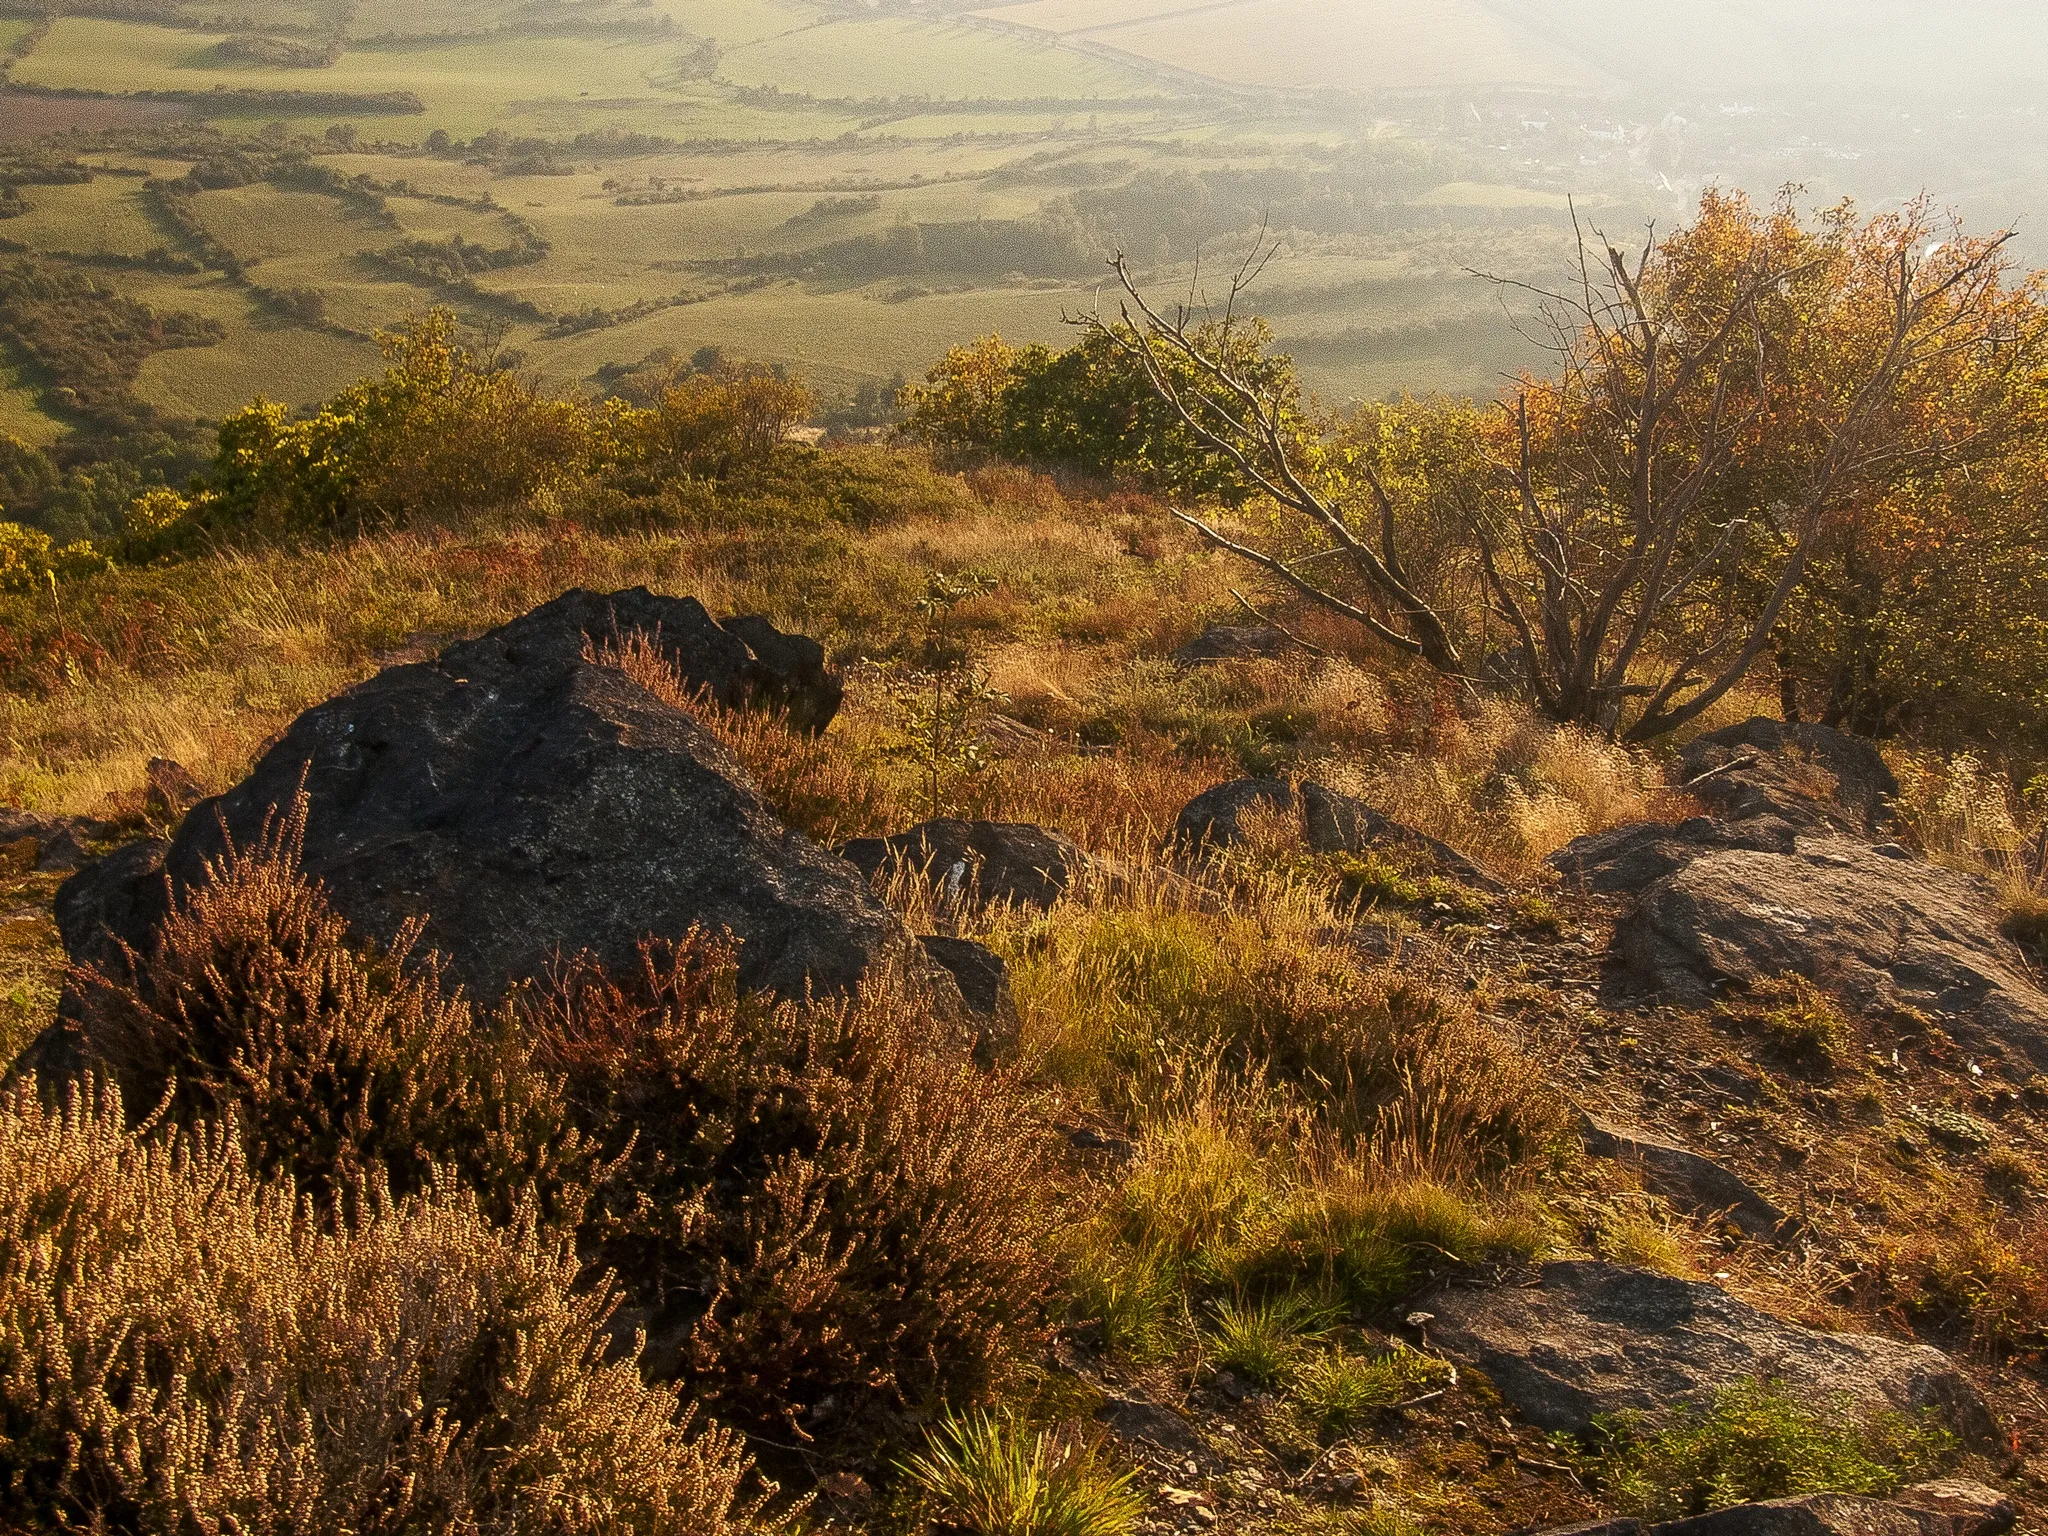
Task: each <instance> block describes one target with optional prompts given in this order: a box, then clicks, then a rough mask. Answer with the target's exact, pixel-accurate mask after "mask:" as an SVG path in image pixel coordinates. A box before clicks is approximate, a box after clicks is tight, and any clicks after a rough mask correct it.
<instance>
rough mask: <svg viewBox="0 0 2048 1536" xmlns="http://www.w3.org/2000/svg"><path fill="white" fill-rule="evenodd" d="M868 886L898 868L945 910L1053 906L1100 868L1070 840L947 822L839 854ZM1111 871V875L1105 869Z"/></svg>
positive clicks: (1017, 828)
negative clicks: (928, 889) (924, 884)
mask: <svg viewBox="0 0 2048 1536" xmlns="http://www.w3.org/2000/svg"><path fill="white" fill-rule="evenodd" d="M839 855H840V857H841V858H844V859H849V860H851V861H852V862H853V863H854V864H855V865H857V866H858V867H859V868H860V871H861V873H863V874H864V875H866V876H867V877H868V878H869V879H870V880H873V879H874V878H875V877H876V876H878V875H882V876H884V877H885V878H886V876H887V875H888V874H893V873H894V872H895V871H896V870H898V869H903V870H907V871H909V872H911V873H912V874H916V875H920V876H921V877H922V878H924V879H926V880H927V881H928V882H929V883H930V884H931V886H932V888H933V891H934V892H935V894H936V895H937V897H938V899H939V900H940V902H941V904H942V905H952V906H975V905H979V904H982V903H985V902H997V901H1006V902H1013V903H1015V904H1016V905H1018V906H1020V907H1041V908H1043V907H1050V906H1051V905H1052V904H1053V903H1054V902H1056V901H1058V900H1059V899H1060V898H1061V897H1062V896H1064V895H1065V894H1066V893H1067V891H1068V890H1069V889H1070V888H1071V887H1072V886H1073V884H1074V882H1075V881H1077V880H1079V879H1081V878H1082V877H1083V876H1085V875H1089V874H1091V873H1096V872H1098V868H1099V866H1098V864H1097V861H1096V860H1094V859H1092V858H1090V857H1089V856H1088V855H1087V854H1085V853H1083V852H1082V851H1081V850H1080V848H1078V847H1077V846H1075V844H1074V842H1073V840H1072V839H1070V838H1066V837H1062V836H1061V835H1060V834H1059V833H1057V832H1050V831H1047V830H1046V829H1045V828H1044V827H1039V826H1033V825H1032V824H1031V823H1029V822H1014V821H961V820H958V819H955V818H952V817H941V818H940V819H938V820H936V821H927V822H924V823H922V824H921V825H918V826H915V827H912V828H911V829H910V830H909V831H907V832H898V833H896V834H894V835H893V836H891V837H864V838H858V839H856V840H855V841H853V842H850V843H847V844H845V845H844V846H842V847H841V848H840V849H839ZM1105 872H1106V870H1105Z"/></svg>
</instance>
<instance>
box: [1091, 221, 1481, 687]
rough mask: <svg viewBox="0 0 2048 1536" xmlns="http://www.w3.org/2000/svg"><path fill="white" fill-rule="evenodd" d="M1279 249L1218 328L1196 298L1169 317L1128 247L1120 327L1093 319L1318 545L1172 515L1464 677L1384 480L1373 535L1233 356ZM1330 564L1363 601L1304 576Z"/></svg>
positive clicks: (1191, 424) (1119, 267) (1239, 277)
mask: <svg viewBox="0 0 2048 1536" xmlns="http://www.w3.org/2000/svg"><path fill="white" fill-rule="evenodd" d="M1272 250H1273V248H1272V247H1271V246H1268V245H1266V244H1265V242H1264V240H1263V238H1262V239H1261V240H1260V241H1258V242H1255V243H1254V245H1253V247H1252V251H1251V254H1250V255H1249V256H1247V257H1246V259H1245V262H1244V265H1243V266H1241V267H1240V268H1239V269H1238V271H1237V273H1236V274H1235V275H1234V276H1233V277H1232V278H1231V282H1230V294H1229V298H1228V300H1227V302H1226V303H1225V305H1224V307H1223V312H1222V316H1221V318H1220V320H1217V321H1215V322H1214V323H1209V324H1205V323H1204V317H1203V314H1202V313H1201V312H1198V311H1197V310H1195V309H1194V308H1193V307H1192V306H1190V305H1186V304H1183V305H1178V306H1176V307H1175V308H1174V310H1173V312H1172V314H1171V315H1167V314H1165V313H1162V312H1161V311H1159V310H1158V309H1156V308H1154V307H1153V305H1152V304H1151V302H1150V301H1148V300H1147V299H1146V298H1145V296H1144V294H1143V293H1142V292H1141V291H1140V290H1139V287H1138V284H1137V281H1136V279H1135V278H1133V277H1132V275H1131V270H1130V266H1129V264H1128V263H1127V262H1126V261H1125V259H1124V257H1123V255H1122V254H1121V253H1119V254H1118V256H1117V257H1116V259H1115V261H1114V262H1112V263H1111V266H1112V267H1113V268H1114V270H1115V272H1116V275H1117V279H1118V281H1119V282H1120V283H1121V284H1122V286H1123V291H1124V299H1123V302H1122V304H1121V313H1122V322H1123V323H1122V324H1121V325H1110V324H1106V323H1105V322H1103V321H1102V320H1101V319H1099V318H1094V319H1091V320H1089V321H1087V322H1085V323H1086V324H1088V325H1090V326H1091V327H1093V328H1094V329H1096V330H1098V331H1099V332H1101V333H1102V334H1103V335H1105V336H1107V337H1108V338H1109V339H1110V340H1111V341H1112V342H1113V343H1114V344H1115V345H1116V346H1117V347H1118V348H1119V349H1121V350H1122V351H1123V352H1124V353H1125V355H1127V356H1128V357H1130V358H1132V359H1133V360H1135V361H1136V362H1137V364H1138V365H1139V367H1141V368H1142V369H1143V370H1144V373H1145V377H1146V379H1147V380H1148V381H1149V382H1150V384H1151V386H1152V389H1153V390H1154V392H1155V393H1157V394H1158V396H1159V398H1160V399H1161V400H1163V401H1165V402H1166V404H1167V406H1168V407H1169V408H1170V409H1171V411H1172V413H1173V415H1174V416H1176V417H1177V418H1178V419H1179V420H1180V422H1181V424H1182V425H1183V426H1185V427H1186V428H1187V430H1188V431H1189V432H1190V433H1192V434H1193V436H1194V438H1195V440H1196V441H1197V442H1198V443H1200V444H1201V445H1202V447H1203V448H1204V449H1206V450H1207V451H1209V452H1211V453H1214V454H1217V455H1219V456H1220V457H1222V458H1223V459H1224V460H1225V461H1226V462H1227V463H1229V465H1230V466H1231V467H1232V468H1233V469H1234V470H1235V471H1236V472H1237V474H1238V475H1239V476H1241V477H1242V478H1243V480H1244V482H1245V483H1246V484H1247V485H1248V486H1251V487H1253V488H1254V489H1256V490H1258V491H1259V492H1261V493H1263V494H1264V495H1266V496H1269V497H1271V498H1272V500H1273V502H1274V504H1275V505H1277V506H1279V507H1280V508H1281V509H1283V511H1285V512H1288V513H1291V514H1293V516H1294V519H1295V520H1296V522H1297V524H1298V525H1299V526H1300V528H1301V529H1303V530H1305V531H1307V532H1308V533H1310V534H1311V535H1312V539H1313V543H1314V546H1315V547H1314V548H1312V549H1310V550H1308V551H1306V552H1304V553H1302V554H1299V555H1294V556H1291V557H1288V558H1282V557H1281V556H1280V555H1279V554H1275V553H1271V552H1268V551H1265V550H1260V549H1255V548H1253V547H1252V546H1251V545H1248V544H1246V543H1243V542H1242V541H1240V540H1237V539H1233V538H1231V537H1230V536H1229V535H1228V534H1226V533H1224V532H1223V531H1222V530H1221V529H1219V528H1217V527H1216V526H1215V525H1214V524H1213V523H1211V522H1207V521H1204V520H1203V519H1201V518H1199V517H1196V516H1194V515H1193V514H1192V513H1189V512H1187V511H1184V510H1182V509H1179V508H1176V509H1175V510H1174V514H1173V515H1174V516H1175V517H1176V518H1178V519H1179V520H1180V521H1181V522H1183V523H1185V524H1187V525H1188V526H1189V527H1190V528H1192V529H1194V530H1195V531H1196V532H1197V533H1199V534H1200V535H1201V536H1202V537H1203V538H1205V539H1207V540H1208V541H1209V542H1210V543H1211V544H1213V545H1214V546H1215V547H1216V548H1218V549H1221V550H1225V551H1227V552H1229V553H1230V554H1232V555H1235V556H1237V557H1238V558H1239V559H1242V560H1246V561H1249V562H1250V563H1251V564H1253V565H1256V566H1257V567H1259V568H1260V569H1261V570H1263V571H1266V572H1268V573H1269V574H1271V575H1273V576H1275V577H1277V578H1279V580H1280V581H1282V582H1284V583H1285V584H1286V585H1287V586H1289V587H1291V588H1293V589H1294V590H1295V591H1296V592H1297V593H1299V594H1300V595H1301V596H1303V597H1305V598H1307V599H1308V600H1309V601H1310V602H1312V603H1314V604H1316V605H1317V606H1319V607H1321V608H1325V609H1327V610H1329V611H1330V612H1331V613H1335V614H1337V615H1339V616H1341V617H1343V618H1346V619H1349V620H1351V621H1352V622H1353V623H1355V624H1358V625H1360V626H1362V627H1363V628H1364V629H1365V630H1366V631H1367V632H1369V633H1370V634H1372V635H1375V636H1377V637H1378V638H1379V639H1380V640H1382V641H1384V642H1385V643H1386V644H1388V645H1390V646H1392V647H1394V648H1395V649H1396V650H1398V651H1402V652H1404V653H1406V654H1408V655H1411V656H1419V657H1421V658H1422V659H1423V660H1424V661H1426V662H1427V663H1428V664H1429V665H1430V666H1432V667H1434V668H1436V669H1437V670H1438V671H1440V672H1444V673H1448V674H1450V675H1452V676H1462V675H1463V674H1464V671H1465V664H1464V662H1463V660H1462V658H1461V657H1460V656H1459V654H1458V648H1457V646H1456V645H1455V644H1453V643H1452V639H1451V633H1450V629H1449V627H1448V625H1446V623H1445V622H1444V619H1443V616H1442V615H1441V614H1440V613H1439V612H1438V610H1437V609H1436V607H1435V606H1434V605H1433V604H1432V603H1431V602H1430V601H1429V600H1428V599H1427V598H1426V597H1425V596H1424V595H1423V594H1422V593H1421V592H1420V591H1419V590H1417V588H1416V585H1415V584H1414V583H1413V582H1412V581H1410V579H1409V576H1408V572H1407V569H1406V567H1405V565H1404V564H1403V562H1402V559H1401V549H1400V540H1399V538H1398V537H1397V534H1398V527H1397V524H1398V521H1399V519H1398V518H1397V517H1396V515H1395V510H1394V504H1393V502H1392V500H1391V499H1390V498H1389V497H1388V496H1387V494H1386V489H1385V487H1384V486H1383V485H1382V484H1381V483H1380V481H1379V478H1378V476H1377V475H1375V474H1373V473H1372V472H1371V471H1370V470H1367V471H1366V481H1367V485H1368V487H1369V488H1370V491H1371V494H1372V496H1373V499H1374V503H1375V507H1374V510H1375V512H1376V513H1377V520H1378V528H1377V531H1376V536H1375V535H1374V534H1367V533H1361V532H1359V531H1358V530H1357V529H1355V528H1354V527H1353V525H1352V522H1351V520H1350V519H1349V518H1348V517H1347V516H1346V514H1345V512H1344V510H1343V508H1342V507H1341V506H1340V504H1339V503H1338V502H1337V500H1336V499H1335V497H1334V496H1333V495H1332V494H1331V493H1330V492H1329V491H1328V490H1327V489H1324V488H1318V487H1317V486H1316V485H1315V484H1313V483H1312V482H1313V479H1314V477H1313V476H1312V475H1311V473H1310V472H1309V471H1308V470H1307V469H1306V468H1305V467H1304V465H1303V464H1302V462H1301V458H1302V451H1301V442H1300V438H1299V432H1298V426H1297V423H1296V422H1295V420H1294V419H1293V409H1292V406H1293V402H1292V401H1291V400H1290V399H1288V398H1285V397H1283V396H1282V395H1281V394H1280V393H1279V392H1277V391H1275V390H1274V389H1272V388H1271V387H1268V386H1264V385H1262V384H1261V383H1259V382H1258V381H1256V380H1254V379H1253V378H1252V377H1251V376H1250V374H1249V371H1248V370H1247V369H1245V368H1244V367H1242V366H1240V364H1239V361H1238V360H1237V359H1236V358H1235V357H1234V355H1233V354H1234V350H1235V349H1234V348H1233V347H1232V345H1231V341H1232V336H1233V327H1234V326H1236V325H1237V323H1238V320H1237V316H1238V305H1239V302H1240V301H1241V300H1242V299H1243V297H1244V294H1245V292H1246V290H1247V289H1248V288H1249V287H1250V286H1251V285H1252V283H1253V282H1254V281H1255V280H1256V279H1257V277H1258V276H1259V273H1260V271H1261V270H1262V269H1263V268H1264V266H1265V263H1266V262H1267V261H1268V260H1270V259H1271V255H1272ZM1326 561H1335V562H1337V563H1339V564H1340V565H1341V566H1342V567H1343V569H1345V570H1347V571H1348V572H1349V573H1350V574H1351V575H1352V576H1353V578H1354V579H1355V582H1356V585H1357V588H1358V589H1359V597H1358V599H1356V600H1354V599H1353V598H1349V597H1346V596H1344V595H1342V594H1341V593H1340V592H1339V591H1338V590H1336V584H1335V583H1333V582H1331V581H1330V580H1328V579H1327V578H1326V577H1323V576H1321V575H1320V574H1318V575H1317V576H1315V577H1311V576H1310V575H1308V574H1306V568H1307V567H1309V566H1311V565H1315V566H1316V567H1317V569H1318V572H1320V571H1323V570H1327V569H1329V566H1328V565H1327V564H1325V563H1324V562H1326Z"/></svg>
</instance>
